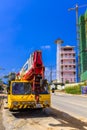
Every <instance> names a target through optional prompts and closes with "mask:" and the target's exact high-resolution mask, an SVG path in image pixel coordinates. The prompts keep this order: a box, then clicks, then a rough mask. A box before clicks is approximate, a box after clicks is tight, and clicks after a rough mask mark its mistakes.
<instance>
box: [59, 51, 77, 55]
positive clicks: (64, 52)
mask: <svg viewBox="0 0 87 130" xmlns="http://www.w3.org/2000/svg"><path fill="white" fill-rule="evenodd" d="M61 54H75V51H61Z"/></svg>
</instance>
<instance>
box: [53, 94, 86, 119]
mask: <svg viewBox="0 0 87 130" xmlns="http://www.w3.org/2000/svg"><path fill="white" fill-rule="evenodd" d="M52 107H55V108H56V109H58V110H61V111H63V112H66V113H68V114H71V115H74V116H75V117H80V118H87V96H75V95H70V94H64V93H57V92H56V93H55V94H52Z"/></svg>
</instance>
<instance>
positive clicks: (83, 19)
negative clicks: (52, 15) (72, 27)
mask: <svg viewBox="0 0 87 130" xmlns="http://www.w3.org/2000/svg"><path fill="white" fill-rule="evenodd" d="M79 32H80V46H79V64H80V80H81V81H85V80H87V10H86V12H85V13H84V15H81V16H80V17H79Z"/></svg>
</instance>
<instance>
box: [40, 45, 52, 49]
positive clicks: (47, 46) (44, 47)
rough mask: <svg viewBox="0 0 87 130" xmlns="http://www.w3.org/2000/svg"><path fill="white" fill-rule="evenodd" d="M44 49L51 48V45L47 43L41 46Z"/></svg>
mask: <svg viewBox="0 0 87 130" xmlns="http://www.w3.org/2000/svg"><path fill="white" fill-rule="evenodd" d="M41 48H42V49H50V48H51V46H50V45H45V46H41Z"/></svg>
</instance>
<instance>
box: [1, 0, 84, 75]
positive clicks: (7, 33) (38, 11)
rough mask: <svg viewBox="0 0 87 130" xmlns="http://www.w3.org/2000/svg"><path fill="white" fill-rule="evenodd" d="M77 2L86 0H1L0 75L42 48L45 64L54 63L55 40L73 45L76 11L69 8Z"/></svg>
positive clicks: (17, 68)
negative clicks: (0, 68) (58, 39)
mask: <svg viewBox="0 0 87 130" xmlns="http://www.w3.org/2000/svg"><path fill="white" fill-rule="evenodd" d="M76 3H78V5H83V4H87V0H84V1H83V0H61V1H59V0H0V67H3V68H5V70H0V76H2V75H3V74H8V73H9V72H14V71H15V72H17V71H19V70H20V68H21V67H22V66H23V65H24V63H25V62H26V60H27V59H28V57H29V55H30V54H31V53H32V52H33V51H34V50H42V55H43V62H44V65H45V66H53V67H55V66H56V45H55V44H54V41H55V40H56V39H57V38H61V39H62V40H64V44H63V45H73V46H76V21H75V11H71V12H68V8H71V7H74V6H75V4H76ZM85 10H86V7H84V8H80V9H79V15H81V14H83V13H84V12H85Z"/></svg>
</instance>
